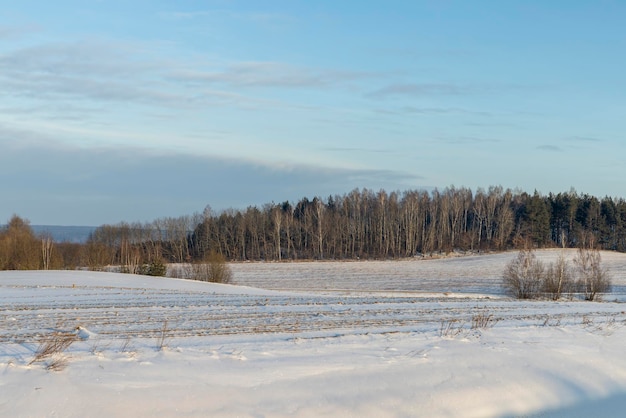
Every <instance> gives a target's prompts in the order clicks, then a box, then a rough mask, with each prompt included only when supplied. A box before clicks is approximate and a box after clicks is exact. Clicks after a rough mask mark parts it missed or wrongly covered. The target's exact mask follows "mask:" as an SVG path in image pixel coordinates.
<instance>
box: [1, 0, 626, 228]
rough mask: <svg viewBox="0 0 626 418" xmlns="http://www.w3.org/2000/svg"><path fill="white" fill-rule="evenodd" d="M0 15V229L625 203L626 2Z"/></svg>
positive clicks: (30, 9)
mask: <svg viewBox="0 0 626 418" xmlns="http://www.w3.org/2000/svg"><path fill="white" fill-rule="evenodd" d="M3 3H5V4H3V5H2V13H1V14H0V195H1V196H2V197H1V199H0V223H2V222H4V221H6V220H8V219H9V218H10V217H11V216H12V215H13V214H18V215H19V216H21V217H24V218H27V219H28V220H30V222H31V223H32V224H48V225H94V226H97V225H101V224H105V223H117V222H120V221H128V222H132V221H140V222H144V221H145V222H148V221H151V220H153V219H157V218H163V217H177V216H182V215H189V214H192V213H194V212H202V211H203V210H204V208H205V207H206V206H210V207H211V208H212V209H213V210H214V211H216V212H219V211H221V210H224V209H228V208H235V209H245V208H246V207H248V206H250V205H257V206H259V207H261V206H262V205H264V204H267V203H271V202H276V203H278V202H283V201H291V202H297V201H298V200H299V199H301V198H303V197H308V198H309V199H311V198H313V197H315V196H319V197H322V198H326V197H328V196H330V195H337V194H339V195H343V194H345V193H348V192H350V191H351V190H353V189H355V188H359V189H360V188H368V189H372V190H374V191H378V190H380V189H385V190H387V191H389V192H390V191H394V190H397V191H404V190H414V189H422V188H426V189H430V188H435V187H436V188H439V189H444V188H446V187H448V186H455V187H468V188H471V189H472V190H477V189H478V188H485V189H487V188H488V187H489V186H492V185H500V186H503V187H504V188H511V189H520V190H523V191H528V192H530V193H532V192H533V191H534V190H537V191H539V192H540V193H542V194H548V193H551V192H552V193H559V192H568V191H570V190H571V189H572V188H573V189H575V190H576V191H578V192H579V193H588V194H591V195H594V196H598V197H604V196H611V197H626V188H625V187H624V184H625V183H624V179H625V178H626V164H624V160H625V158H626V138H625V137H624V134H625V132H626V117H625V116H626V77H624V69H625V68H626V54H624V51H626V25H624V24H623V23H624V19H626V2H624V1H618V0H613V1H611V0H598V1H593V2H592V1H578V0H568V1H566V0H563V1H560V0H551V1H544V0H526V1H515V0H511V1H496V0H493V1H484V0H473V1H464V0H458V1H455V0H423V1H420V0H407V1H400V0H390V1H384V2H383V1H366V0H360V1H357V0H343V1H326V0H317V1H305V0H283V1H278V0H268V1H262V2H261V1H237V0H204V1H199V0H198V1H192V0H178V1H176V2H173V1H160V0H133V1H125V0H124V1H121V0H120V1H115V0H110V1H109V0H74V1H68V0H58V1H54V2H44V1H33V0H21V1H19V2H3Z"/></svg>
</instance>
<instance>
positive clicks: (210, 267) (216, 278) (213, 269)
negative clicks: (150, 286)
mask: <svg viewBox="0 0 626 418" xmlns="http://www.w3.org/2000/svg"><path fill="white" fill-rule="evenodd" d="M169 276H170V277H177V278H179V279H191V280H199V281H201V282H211V283H230V282H231V281H232V277H233V274H232V271H231V269H230V266H229V265H228V263H227V262H226V258H225V257H224V256H223V255H222V254H219V253H216V252H215V251H211V252H210V253H209V254H208V255H207V256H206V257H205V258H204V259H202V260H199V261H193V262H191V263H186V264H177V265H173V266H171V267H170V272H169Z"/></svg>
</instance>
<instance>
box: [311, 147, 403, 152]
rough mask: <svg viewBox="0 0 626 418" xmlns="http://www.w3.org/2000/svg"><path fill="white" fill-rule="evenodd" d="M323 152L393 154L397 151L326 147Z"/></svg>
mask: <svg viewBox="0 0 626 418" xmlns="http://www.w3.org/2000/svg"><path fill="white" fill-rule="evenodd" d="M322 150H323V151H330V152H345V153H355V152H356V153H368V154H391V153H394V152H395V151H393V150H389V149H382V148H379V149H372V148H364V147H363V148H357V147H326V148H322Z"/></svg>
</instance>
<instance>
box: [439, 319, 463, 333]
mask: <svg viewBox="0 0 626 418" xmlns="http://www.w3.org/2000/svg"><path fill="white" fill-rule="evenodd" d="M463 331H465V328H464V323H463V322H462V321H460V320H458V319H449V320H444V321H441V325H440V327H439V336H440V337H456V336H457V335H459V334H461V333H462V332H463Z"/></svg>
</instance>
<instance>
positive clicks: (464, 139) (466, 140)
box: [435, 136, 502, 145]
mask: <svg viewBox="0 0 626 418" xmlns="http://www.w3.org/2000/svg"><path fill="white" fill-rule="evenodd" d="M435 141H436V142H439V143H446V144H455V145H458V144H494V143H498V142H502V141H501V140H499V139H493V138H478V137H472V136H457V137H438V138H435Z"/></svg>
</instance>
